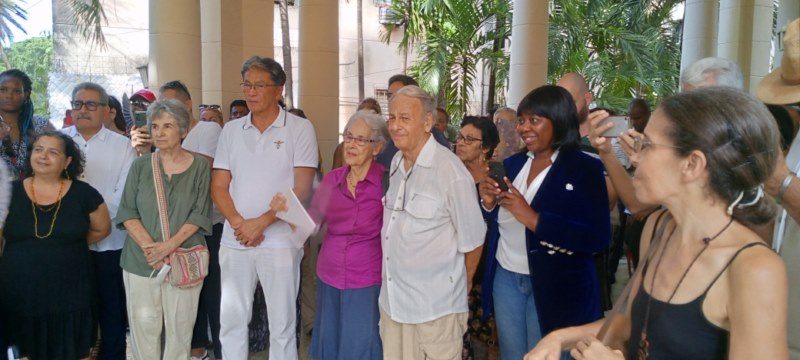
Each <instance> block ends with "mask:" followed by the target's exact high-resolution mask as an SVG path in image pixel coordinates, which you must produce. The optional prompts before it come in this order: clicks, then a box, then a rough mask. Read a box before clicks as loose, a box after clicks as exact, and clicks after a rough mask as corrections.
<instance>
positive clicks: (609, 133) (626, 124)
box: [600, 116, 630, 137]
mask: <svg viewBox="0 0 800 360" xmlns="http://www.w3.org/2000/svg"><path fill="white" fill-rule="evenodd" d="M609 121H610V122H612V123H614V126H613V127H611V128H610V129H608V130H606V131H604V132H603V133H602V134H600V136H603V137H618V136H620V135H622V133H624V132H625V131H627V130H628V129H630V121H629V120H628V117H627V116H609V117H608V118H607V119H606V120H605V121H603V124H606V123H608V122H609Z"/></svg>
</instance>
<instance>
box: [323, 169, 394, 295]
mask: <svg viewBox="0 0 800 360" xmlns="http://www.w3.org/2000/svg"><path fill="white" fill-rule="evenodd" d="M349 172H350V167H349V166H342V167H340V168H338V169H333V170H331V172H329V173H328V174H327V175H325V178H324V179H322V183H321V184H320V185H319V188H317V192H316V193H315V194H314V197H313V199H312V200H311V208H310V210H309V213H310V215H311V217H312V218H313V219H314V221H315V222H317V223H318V224H321V223H325V224H327V225H328V232H327V234H325V239H324V240H323V241H322V249H321V250H320V253H319V257H318V259H317V276H319V279H320V280H321V281H322V282H324V283H325V284H328V285H330V286H333V287H335V288H337V289H358V288H364V287H368V286H373V285H380V283H381V256H382V252H381V226H382V225H383V204H382V202H381V198H382V197H383V187H382V182H381V181H382V177H383V172H384V167H383V165H381V164H378V163H377V162H376V161H373V162H372V165H370V168H369V170H368V171H367V177H366V178H364V181H361V182H359V183H358V184H357V185H356V197H355V198H353V195H352V194H350V191H348V190H347V174H348V173H349Z"/></svg>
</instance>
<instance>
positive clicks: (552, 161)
mask: <svg viewBox="0 0 800 360" xmlns="http://www.w3.org/2000/svg"><path fill="white" fill-rule="evenodd" d="M558 151H559V150H556V151H553V155H550V162H551V163H555V162H556V158H557V157H558ZM527 155H528V157H529V158H531V159H535V158H536V154H534V153H533V151H528V153H527Z"/></svg>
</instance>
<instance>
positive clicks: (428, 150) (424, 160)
mask: <svg viewBox="0 0 800 360" xmlns="http://www.w3.org/2000/svg"><path fill="white" fill-rule="evenodd" d="M437 146H441V145H439V143H438V142H436V139H434V138H433V134H430V136H428V141H426V142H425V145H423V146H422V150H420V152H419V155H417V161H416V162H415V164H418V165H419V166H422V167H426V168H429V167H431V166H433V155H434V154H436V147H437Z"/></svg>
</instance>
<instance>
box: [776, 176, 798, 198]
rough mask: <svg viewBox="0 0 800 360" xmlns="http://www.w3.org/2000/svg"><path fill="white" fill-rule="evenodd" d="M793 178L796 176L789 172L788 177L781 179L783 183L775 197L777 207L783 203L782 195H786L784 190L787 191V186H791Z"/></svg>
mask: <svg viewBox="0 0 800 360" xmlns="http://www.w3.org/2000/svg"><path fill="white" fill-rule="evenodd" d="M795 176H797V174H795V173H793V172H789V175H786V177H785V178H784V179H783V182H782V183H781V188H780V190H778V195H776V196H775V203H777V204H778V205H780V204H781V202H783V194H785V193H786V190H789V185H791V184H792V179H794V177H795Z"/></svg>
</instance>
